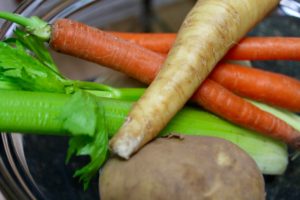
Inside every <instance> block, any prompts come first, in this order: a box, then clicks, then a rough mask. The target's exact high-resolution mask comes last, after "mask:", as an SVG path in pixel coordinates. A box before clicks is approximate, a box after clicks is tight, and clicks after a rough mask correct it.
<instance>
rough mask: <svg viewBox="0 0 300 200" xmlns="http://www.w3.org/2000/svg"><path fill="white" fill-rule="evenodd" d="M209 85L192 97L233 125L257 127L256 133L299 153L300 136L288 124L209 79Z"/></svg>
mask: <svg viewBox="0 0 300 200" xmlns="http://www.w3.org/2000/svg"><path fill="white" fill-rule="evenodd" d="M205 83H206V84H203V85H202V86H201V88H202V89H201V90H198V91H197V92H196V93H195V94H194V96H193V97H192V99H193V100H194V101H196V102H199V104H201V105H204V106H205V108H206V109H208V110H210V111H214V113H216V114H218V115H220V116H224V118H226V119H230V121H231V122H234V123H236V124H243V126H245V127H247V128H249V129H253V127H255V130H256V131H258V132H260V133H263V134H265V135H268V136H271V137H273V138H276V139H279V140H281V141H284V142H285V143H287V144H289V145H291V146H292V147H294V148H296V149H298V148H299V147H300V132H299V131H298V130H296V129H295V128H293V127H292V126H290V125H289V124H288V123H286V122H285V121H283V120H281V119H279V118H278V117H276V116H274V115H273V114H270V113H268V112H265V111H264V110H261V109H260V108H258V107H256V106H255V105H253V104H251V103H249V102H247V101H245V100H244V99H242V98H241V97H239V96H236V95H234V94H233V93H231V92H229V91H228V90H227V89H225V88H223V87H222V86H221V85H217V84H215V82H214V81H211V80H209V79H207V80H205ZM210 85H215V86H214V87H211V86H210ZM202 90H203V92H202ZM212 99H214V101H213V102H212V101H211V100H212Z"/></svg>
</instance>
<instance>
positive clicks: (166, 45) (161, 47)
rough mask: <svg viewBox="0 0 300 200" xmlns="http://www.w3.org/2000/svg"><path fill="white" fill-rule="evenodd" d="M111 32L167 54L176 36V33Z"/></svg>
mask: <svg viewBox="0 0 300 200" xmlns="http://www.w3.org/2000/svg"><path fill="white" fill-rule="evenodd" d="M109 33H111V34H113V35H115V36H117V37H120V38H123V39H125V40H129V41H131V42H134V43H137V44H138V45H141V46H143V47H145V48H147V49H150V50H152V51H155V52H158V53H162V54H167V53H168V52H169V50H170V49H171V47H172V44H173V43H174V41H175V38H176V34H175V33H129V32H109Z"/></svg>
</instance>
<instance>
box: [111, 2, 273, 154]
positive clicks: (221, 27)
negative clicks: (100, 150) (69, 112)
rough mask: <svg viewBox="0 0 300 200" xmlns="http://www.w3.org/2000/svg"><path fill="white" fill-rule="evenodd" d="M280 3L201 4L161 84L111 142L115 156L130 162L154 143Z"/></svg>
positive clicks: (177, 44)
mask: <svg viewBox="0 0 300 200" xmlns="http://www.w3.org/2000/svg"><path fill="white" fill-rule="evenodd" d="M278 2H279V1H278V0H266V1H263V2H256V1H252V0H246V1H243V2H240V1H228V0H226V1H225V0H203V1H197V2H196V4H195V5H194V7H193V8H192V10H191V11H190V12H189V14H188V15H187V17H186V18H185V19H184V22H183V24H182V26H181V28H180V30H179V32H178V34H177V36H176V40H175V42H174V44H173V46H172V48H171V50H170V52H169V54H168V56H167V59H166V60H165V61H164V64H163V66H162V68H161V70H160V71H159V73H158V75H157V76H156V78H155V80H154V81H153V82H152V83H151V85H150V86H149V87H148V88H147V90H146V91H145V93H144V95H143V96H142V97H141V98H140V99H139V100H138V101H137V102H136V104H135V105H134V107H133V108H132V110H131V111H130V113H129V114H128V118H127V120H126V122H125V123H124V124H123V126H122V127H121V128H120V130H119V131H118V133H117V134H116V135H115V136H114V137H113V138H112V139H111V140H110V147H111V149H112V151H113V152H114V153H116V154H117V155H119V156H121V157H123V158H125V159H128V158H129V157H130V155H132V154H133V153H134V152H136V151H138V150H139V149H140V148H141V147H142V146H143V145H145V144H146V143H147V142H149V141H151V140H152V139H153V138H154V137H155V136H156V135H157V134H158V133H159V132H160V131H161V130H162V129H163V127H165V126H166V124H167V123H168V122H169V121H170V119H171V118H172V117H173V116H174V115H175V114H176V113H177V112H178V111H179V110H180V109H181V108H182V107H183V106H184V104H185V103H186V101H187V100H188V99H189V98H190V97H191V96H192V95H193V93H194V92H195V91H196V89H197V87H198V86H199V85H200V84H201V83H202V82H203V81H204V79H205V78H206V77H207V76H208V74H209V73H210V71H211V70H212V69H213V67H214V66H215V65H216V64H217V62H219V61H220V60H221V59H222V57H223V56H224V55H225V54H226V52H227V51H228V50H229V49H230V47H231V46H232V45H233V43H235V42H237V41H239V40H240V39H241V38H242V37H243V36H244V35H245V34H246V33H247V32H248V31H249V29H250V28H252V27H253V26H254V25H255V24H256V23H258V22H259V21H260V20H261V19H262V18H263V17H264V16H265V15H266V14H267V13H268V12H269V11H271V9H273V8H274V7H275V6H276V5H277V4H278ZM182 69H184V70H182Z"/></svg>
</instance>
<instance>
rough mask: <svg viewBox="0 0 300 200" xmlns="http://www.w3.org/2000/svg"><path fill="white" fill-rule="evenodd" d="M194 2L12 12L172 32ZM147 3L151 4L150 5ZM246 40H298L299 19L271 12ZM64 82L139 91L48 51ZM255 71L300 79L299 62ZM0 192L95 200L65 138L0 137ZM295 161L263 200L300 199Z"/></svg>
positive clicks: (273, 180)
mask: <svg viewBox="0 0 300 200" xmlns="http://www.w3.org/2000/svg"><path fill="white" fill-rule="evenodd" d="M194 2H195V1H193V0H190V1H184V0H163V1H159V0H153V1H152V2H151V1H149V0H127V1H122V0H114V1H111V0H101V1H93V0H81V1H75V0H66V1H61V0H51V1H43V0H33V1H23V2H22V3H21V4H20V5H19V7H18V8H17V9H16V11H15V12H16V13H19V14H21V15H24V16H33V15H36V16H39V17H41V18H42V19H44V20H47V21H49V23H51V22H53V21H55V20H56V19H58V18H71V19H74V20H77V21H80V22H83V23H86V24H88V25H91V26H95V27H99V28H101V29H104V30H114V31H131V32H176V31H177V30H178V28H179V26H180V24H181V22H182V20H183V18H184V17H185V15H186V13H187V12H188V11H189V9H190V8H191V7H192V6H193V3H194ZM150 3H151V4H150ZM14 28H15V25H13V24H11V23H7V22H6V23H4V24H3V26H2V27H1V32H0V37H1V38H2V39H3V38H5V37H9V36H11V35H12V30H13V29H14ZM249 35H251V36H257V35H264V36H267V35H270V36H274V35H276V36H300V20H299V19H297V18H294V17H287V16H281V15H280V14H279V12H278V11H277V10H276V11H274V12H273V13H272V14H271V15H270V16H269V17H267V18H266V19H265V20H264V21H263V22H262V23H260V24H259V25H257V26H256V27H255V28H254V29H253V30H252V31H251V32H250V33H249ZM52 55H53V57H54V59H55V61H56V63H57V65H58V66H59V68H60V70H61V71H62V72H63V74H65V75H66V76H67V77H70V78H73V79H81V80H96V81H99V82H103V83H107V84H110V85H113V86H125V85H126V86H141V83H139V82H137V81H134V80H132V79H131V78H129V77H127V76H125V75H123V74H121V73H119V72H116V71H113V70H110V69H107V68H105V67H103V66H99V65H96V64H93V63H90V62H86V61H83V60H80V59H76V58H73V57H70V56H66V55H62V54H59V53H56V52H52ZM252 65H253V66H255V67H258V68H264V69H267V70H270V71H276V72H280V73H284V74H287V75H289V76H292V77H295V78H297V79H300V66H298V65H299V63H295V62H288V61H268V62H252ZM0 142H1V143H2V144H1V146H0V149H1V150H0V154H1V159H0V172H1V173H0V175H1V176H0V178H1V179H0V188H1V190H2V193H3V194H4V195H5V196H6V197H7V198H8V199H72V200H76V199H99V194H98V179H97V177H96V178H95V179H94V180H93V181H92V183H91V186H90V188H89V189H88V190H87V191H83V187H82V185H81V183H79V182H78V180H77V179H75V178H73V177H72V175H73V173H74V169H75V168H76V167H78V166H80V165H81V164H82V163H83V162H85V161H86V160H85V158H82V159H76V160H74V161H71V163H70V164H68V165H65V157H66V150H67V145H68V138H67V137H57V136H34V135H26V136H24V135H21V134H18V133H14V134H7V133H2V134H1V140H0ZM299 164H300V159H299V158H298V159H296V160H293V161H291V162H290V165H289V167H288V170H287V172H286V173H285V174H284V175H282V176H265V180H266V190H267V199H290V200H294V199H295V200H296V199H300V189H299V185H300V182H299V180H300V170H299V169H300V168H299V167H298V168H297V167H296V166H297V165H298V166H299Z"/></svg>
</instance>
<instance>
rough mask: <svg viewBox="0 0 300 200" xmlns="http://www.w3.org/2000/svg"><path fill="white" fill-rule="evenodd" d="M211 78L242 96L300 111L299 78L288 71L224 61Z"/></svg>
mask: <svg viewBox="0 0 300 200" xmlns="http://www.w3.org/2000/svg"><path fill="white" fill-rule="evenodd" d="M209 78H211V79H212V80H214V81H216V82H218V83H220V84H221V85H222V86H224V87H226V88H227V89H229V90H231V91H232V92H234V93H236V94H238V95H240V96H244V97H247V98H250V99H254V100H257V101H262V102H264V103H267V104H271V105H274V106H278V107H282V108H285V109H288V110H290V111H293V112H300V81H299V80H296V79H293V78H290V77H288V76H286V75H283V74H279V73H273V72H268V71H264V70H260V69H255V68H250V67H245V66H241V65H236V64H229V63H222V64H221V65H219V66H217V67H215V69H214V70H213V72H212V73H211V74H210V76H209Z"/></svg>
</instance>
